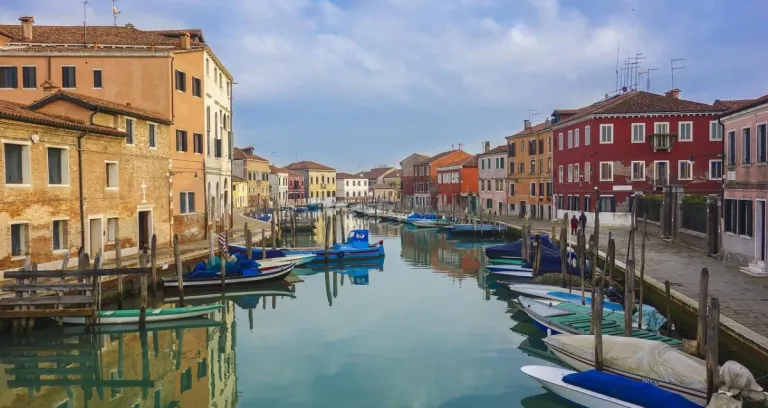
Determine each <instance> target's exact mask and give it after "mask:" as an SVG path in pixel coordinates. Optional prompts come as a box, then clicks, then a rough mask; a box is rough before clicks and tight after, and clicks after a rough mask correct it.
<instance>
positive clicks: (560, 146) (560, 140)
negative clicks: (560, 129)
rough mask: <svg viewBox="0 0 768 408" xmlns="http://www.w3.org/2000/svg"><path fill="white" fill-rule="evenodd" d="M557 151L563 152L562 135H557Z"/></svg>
mask: <svg viewBox="0 0 768 408" xmlns="http://www.w3.org/2000/svg"><path fill="white" fill-rule="evenodd" d="M557 150H563V134H562V133H558V134H557Z"/></svg>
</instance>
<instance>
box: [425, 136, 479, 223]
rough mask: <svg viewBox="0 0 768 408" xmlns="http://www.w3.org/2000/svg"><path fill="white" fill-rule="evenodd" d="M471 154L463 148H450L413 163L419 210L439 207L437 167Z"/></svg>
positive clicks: (466, 157) (465, 157)
mask: <svg viewBox="0 0 768 408" xmlns="http://www.w3.org/2000/svg"><path fill="white" fill-rule="evenodd" d="M470 156H471V155H470V154H469V153H467V152H465V151H463V150H453V149H452V150H448V151H445V152H442V153H439V154H436V155H434V156H432V157H430V158H428V159H425V160H424V161H422V162H420V163H418V164H414V165H413V174H414V176H413V182H414V206H415V207H416V208H417V209H419V210H435V209H436V208H437V169H438V168H440V167H443V166H445V165H446V164H448V163H452V162H455V161H458V160H461V159H468V158H469V157H470Z"/></svg>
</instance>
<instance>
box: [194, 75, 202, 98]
mask: <svg viewBox="0 0 768 408" xmlns="http://www.w3.org/2000/svg"><path fill="white" fill-rule="evenodd" d="M192 96H197V97H198V98H199V97H201V96H203V92H202V83H201V82H200V78H195V77H192Z"/></svg>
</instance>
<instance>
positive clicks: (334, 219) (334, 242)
mask: <svg viewBox="0 0 768 408" xmlns="http://www.w3.org/2000/svg"><path fill="white" fill-rule="evenodd" d="M331 222H332V223H333V224H332V225H333V232H332V234H333V245H334V246H335V245H336V214H333V216H331Z"/></svg>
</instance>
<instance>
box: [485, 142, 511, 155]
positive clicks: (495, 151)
mask: <svg viewBox="0 0 768 408" xmlns="http://www.w3.org/2000/svg"><path fill="white" fill-rule="evenodd" d="M508 149H509V148H508V147H507V145H506V144H503V145H500V146H496V147H494V148H493V149H491V150H489V151H487V152H485V153H480V154H478V156H488V155H491V154H499V153H507V150H508Z"/></svg>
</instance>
